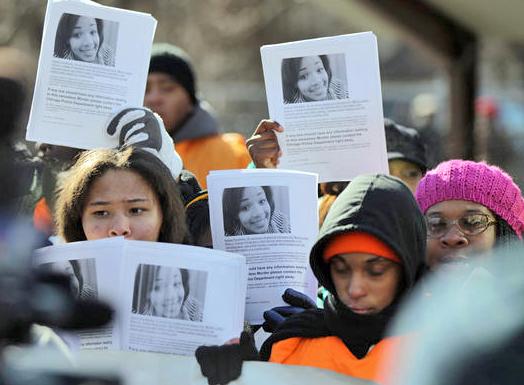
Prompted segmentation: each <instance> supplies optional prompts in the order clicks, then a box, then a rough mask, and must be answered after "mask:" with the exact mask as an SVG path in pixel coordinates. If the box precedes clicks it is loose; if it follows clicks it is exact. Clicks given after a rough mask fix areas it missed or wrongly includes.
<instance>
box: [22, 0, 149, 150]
mask: <svg viewBox="0 0 524 385" xmlns="http://www.w3.org/2000/svg"><path fill="white" fill-rule="evenodd" d="M63 15H66V16H63ZM68 15H75V16H80V18H77V19H76V23H75V24H74V31H75V33H74V34H67V33H65V32H64V31H66V30H68V28H67V27H66V25H67V23H66V21H67V20H71V17H70V16H68ZM62 18H63V20H64V21H63V23H62V24H60V21H61V19H62ZM96 19H98V21H96ZM83 23H86V25H85V27H84V24H83ZM100 26H102V27H101V28H102V29H101V30H102V31H103V32H102V33H100ZM155 29H156V20H155V19H154V18H153V17H152V16H151V15H149V14H144V13H140V12H134V11H128V10H123V9H118V8H112V7H107V6H102V5H99V4H97V3H95V2H92V1H85V0H84V1H56V0H49V2H48V6H47V11H46V16H45V22H44V29H43V37H42V44H41V48H40V57H39V60H38V72H37V77H36V84H35V90H34V95H33V102H32V105H31V114H30V117H29V123H28V126H27V133H26V139H27V140H31V141H39V142H44V143H51V144H56V145H64V146H69V147H76V148H85V149H89V148H96V147H113V144H114V142H115V140H114V139H111V138H110V137H109V136H108V135H107V134H106V133H105V128H106V126H107V125H108V123H109V121H110V118H111V117H112V116H113V114H114V113H115V111H117V110H119V109H122V108H123V107H125V106H141V105H142V104H143V100H144V92H145V87H146V80H147V69H148V68H149V59H150V53H151V46H152V42H153V36H154V33H155ZM95 31H96V32H95ZM95 34H97V36H98V38H96V37H95V38H93V35H95ZM62 36H67V38H62ZM88 36H91V37H88ZM102 36H103V38H102ZM97 41H98V42H97Z"/></svg>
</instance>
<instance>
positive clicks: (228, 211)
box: [222, 186, 291, 236]
mask: <svg viewBox="0 0 524 385" xmlns="http://www.w3.org/2000/svg"><path fill="white" fill-rule="evenodd" d="M288 190H289V189H288V187H287V186H247V187H231V188H226V189H224V194H223V195H222V213H223V216H224V232H225V236H235V235H248V234H271V233H290V232H291V227H290V225H289V191H288Z"/></svg>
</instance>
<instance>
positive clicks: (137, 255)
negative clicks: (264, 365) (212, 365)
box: [121, 241, 247, 355]
mask: <svg viewBox="0 0 524 385" xmlns="http://www.w3.org/2000/svg"><path fill="white" fill-rule="evenodd" d="M124 254H125V258H126V263H125V265H124V269H123V275H122V276H123V280H122V289H121V291H122V292H123V293H132V292H134V293H135V295H134V296H129V295H127V296H124V298H123V301H124V309H123V328H122V330H123V333H122V347H123V350H135V351H150V352H161V353H174V354H179V355H192V354H194V352H195V350H196V348H197V347H199V346H200V345H222V344H223V343H225V342H227V341H228V340H230V339H232V338H238V337H239V336H240V333H241V332H242V329H243V326H244V310H245V306H244V298H245V296H246V282H247V269H246V263H245V258H244V257H242V256H241V255H237V254H232V253H226V252H223V251H220V250H211V249H207V248H203V247H193V246H184V245H174V244H168V243H161V242H141V241H127V244H126V251H125V253H124ZM140 266H142V271H143V269H144V267H143V266H146V268H148V270H149V274H151V271H152V270H153V269H151V266H157V267H155V269H156V270H157V271H160V272H159V273H158V274H157V277H156V278H154V279H153V282H150V284H152V289H153V291H152V292H151V293H150V294H149V299H148V298H144V299H145V301H146V302H147V301H150V302H151V303H153V304H154V303H156V304H157V305H155V306H156V311H157V312H160V314H156V315H155V314H153V313H154V311H155V309H152V308H151V306H150V308H149V309H147V306H146V308H145V311H140V304H139V300H140V296H141V295H140V293H139V292H138V291H139V290H140V288H141V287H142V286H144V285H145V284H147V283H148V280H149V279H148V277H147V276H145V275H143V276H142V278H143V279H140V278H139V271H140ZM183 270H185V271H186V272H187V274H188V275H189V279H188V285H189V287H190V291H189V296H188V297H187V298H186V299H185V303H190V305H191V306H182V308H183V309H184V310H186V309H187V312H185V313H183V314H180V313H182V311H181V312H180V313H179V314H174V313H175V312H173V311H172V308H175V309H176V308H177V307H179V306H180V305H178V303H177V302H182V299H181V297H180V298H177V295H181V294H182V293H181V292H180V290H175V289H169V288H167V289H166V288H165V287H166V286H167V285H168V284H173V282H175V284H176V279H174V280H170V279H171V278H170V276H171V275H173V273H177V272H178V271H181V272H182V271H183ZM144 278H145V280H144ZM157 290H164V292H165V291H166V290H167V291H168V292H167V294H165V295H163V296H160V298H156V297H159V296H158V294H154V293H155V292H156V291H157ZM143 292H144V293H145V292H146V290H145V289H144V290H143ZM153 294H154V297H155V298H156V299H154V301H155V302H153V298H154V297H153ZM186 295H187V294H186ZM137 297H138V298H137ZM190 297H191V301H189V298H190ZM173 303H174V304H173ZM195 304H196V305H198V307H199V309H197V310H198V311H193V308H194V306H193V305H195ZM197 313H199V314H197Z"/></svg>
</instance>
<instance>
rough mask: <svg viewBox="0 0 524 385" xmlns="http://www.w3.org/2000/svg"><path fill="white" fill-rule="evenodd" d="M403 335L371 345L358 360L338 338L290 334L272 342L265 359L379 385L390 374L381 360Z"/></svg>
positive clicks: (392, 353)
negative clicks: (334, 373)
mask: <svg viewBox="0 0 524 385" xmlns="http://www.w3.org/2000/svg"><path fill="white" fill-rule="evenodd" d="M403 338H404V337H388V338H384V339H382V340H381V341H379V342H378V343H377V344H376V345H375V346H373V347H372V348H371V349H370V351H369V352H368V354H367V355H366V356H365V357H363V358H361V359H358V358H357V357H355V356H354V355H353V353H351V351H350V350H349V349H348V348H347V347H346V345H344V342H342V340H341V339H340V338H338V337H335V336H330V337H319V338H303V337H293V338H288V339H285V340H282V341H278V342H276V343H275V344H273V346H272V349H271V356H270V357H269V362H275V363H281V364H287V365H303V366H313V367H316V368H322V369H329V370H333V371H335V372H338V373H341V374H345V375H348V376H353V377H357V378H362V379H365V380H370V381H375V382H377V383H379V384H388V383H390V382H391V379H392V373H389V372H388V371H386V370H384V367H385V362H384V361H387V360H389V359H391V357H392V356H393V357H394V356H395V354H396V353H398V351H399V348H400V344H401V341H402V339H403ZM388 367H390V365H388Z"/></svg>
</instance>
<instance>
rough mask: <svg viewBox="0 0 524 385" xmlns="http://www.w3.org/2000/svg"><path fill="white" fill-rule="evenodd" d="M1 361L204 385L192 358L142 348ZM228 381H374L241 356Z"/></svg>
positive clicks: (22, 367)
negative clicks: (243, 359) (238, 372)
mask: <svg viewBox="0 0 524 385" xmlns="http://www.w3.org/2000/svg"><path fill="white" fill-rule="evenodd" d="M5 361H6V364H7V365H8V367H9V368H11V369H12V370H17V371H20V372H22V373H24V374H26V375H27V373H31V372H32V371H36V372H38V373H57V374H58V373H60V374H66V373H67V374H70V375H88V376H90V378H92V377H96V376H100V377H102V378H111V377H118V378H120V379H121V380H122V381H121V382H122V383H123V384H126V385H151V384H166V385H170V384H173V385H179V384H184V385H207V384H208V382H207V378H206V377H204V376H202V371H201V369H200V365H199V364H198V362H197V360H196V358H195V357H181V356H171V355H166V354H158V353H141V352H116V351H105V352H89V351H81V352H78V353H77V354H75V355H74V357H73V358H72V361H73V362H72V363H71V362H70V360H68V359H66V358H65V357H64V355H63V354H60V351H59V350H57V349H43V348H34V347H32V348H21V347H17V349H9V347H8V348H7V349H6V354H5ZM230 384H231V385H267V384H271V385H307V384H315V385H373V384H376V383H375V382H372V381H367V380H362V379H359V378H356V377H351V376H345V375H343V374H339V373H336V372H333V371H331V370H326V369H320V368H314V367H310V366H300V365H282V364H274V363H270V362H259V361H246V362H244V363H243V364H242V375H241V376H240V377H239V378H238V379H237V380H235V381H232V382H230Z"/></svg>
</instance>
